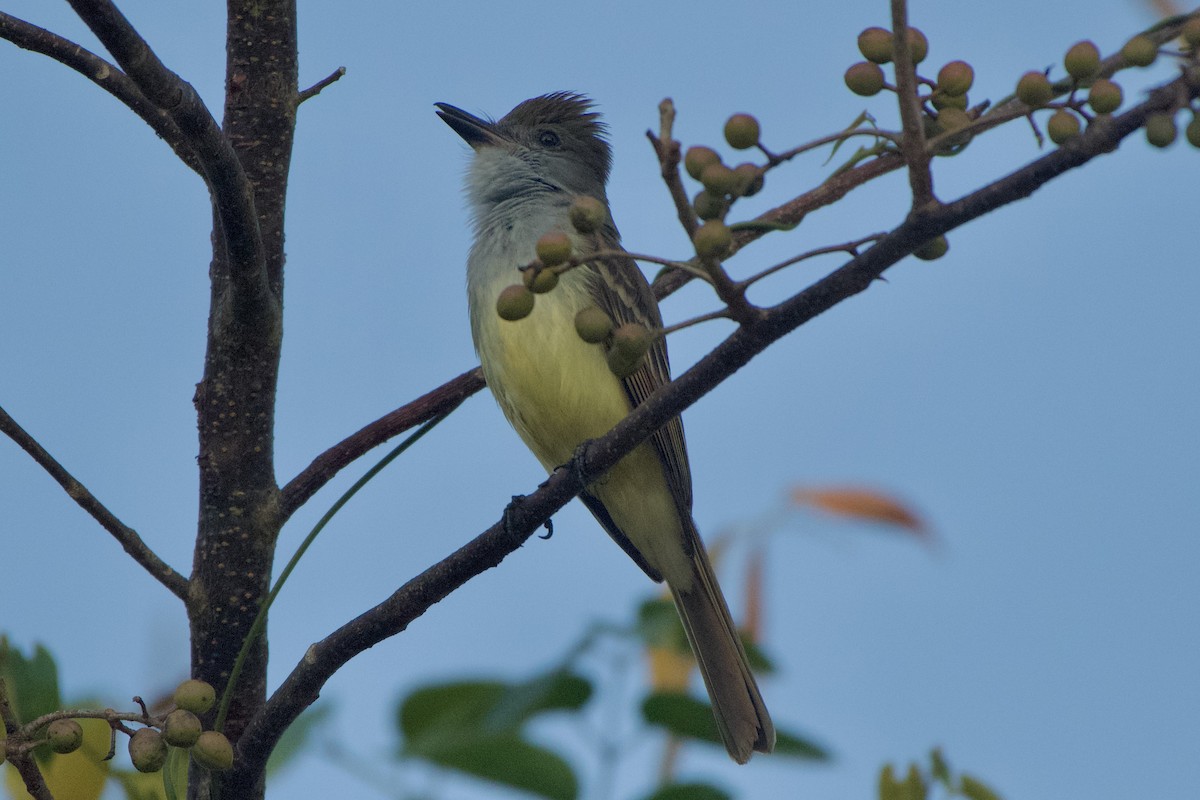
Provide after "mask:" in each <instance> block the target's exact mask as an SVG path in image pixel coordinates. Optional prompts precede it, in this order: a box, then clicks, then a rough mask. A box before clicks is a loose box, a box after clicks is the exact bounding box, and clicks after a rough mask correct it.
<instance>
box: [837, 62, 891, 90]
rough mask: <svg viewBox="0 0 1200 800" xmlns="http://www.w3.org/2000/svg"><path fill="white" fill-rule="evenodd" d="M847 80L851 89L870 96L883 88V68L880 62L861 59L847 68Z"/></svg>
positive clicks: (847, 84)
mask: <svg viewBox="0 0 1200 800" xmlns="http://www.w3.org/2000/svg"><path fill="white" fill-rule="evenodd" d="M845 81H846V86H847V88H849V89H850V91H852V92H854V93H855V94H857V95H862V96H863V97H870V96H871V95H875V94H879V92H880V91H881V90H882V89H883V84H884V76H883V70H882V69H880V67H879V65H878V64H873V63H871V62H870V61H860V62H858V63H857V64H853V65H851V67H850V68H849V69H848V70H846V75H845Z"/></svg>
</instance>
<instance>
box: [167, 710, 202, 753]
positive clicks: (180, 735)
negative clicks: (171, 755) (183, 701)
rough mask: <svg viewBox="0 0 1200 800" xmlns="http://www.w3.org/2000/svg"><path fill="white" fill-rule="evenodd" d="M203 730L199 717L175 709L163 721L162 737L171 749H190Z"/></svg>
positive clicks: (186, 711)
mask: <svg viewBox="0 0 1200 800" xmlns="http://www.w3.org/2000/svg"><path fill="white" fill-rule="evenodd" d="M203 730H204V726H203V725H201V724H200V718H199V717H197V716H196V715H195V714H193V713H192V712H190V711H188V710H187V709H184V708H177V709H175V710H174V711H172V712H171V713H170V714H167V718H166V719H165V720H164V721H163V727H162V736H163V739H164V740H165V741H166V743H167V744H169V745H171V746H172V747H191V746H192V745H194V744H195V743H196V739H198V738H200V732H201V731H203Z"/></svg>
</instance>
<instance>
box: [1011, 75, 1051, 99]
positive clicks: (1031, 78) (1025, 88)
mask: <svg viewBox="0 0 1200 800" xmlns="http://www.w3.org/2000/svg"><path fill="white" fill-rule="evenodd" d="M1017 99H1018V100H1020V101H1021V102H1022V103H1024V104H1025V105H1027V106H1029V107H1030V108H1041V107H1042V106H1044V105H1046V103H1049V102H1050V101H1051V100H1053V99H1054V87H1052V86H1051V85H1050V79H1049V78H1047V77H1046V76H1045V75H1044V74H1042V73H1041V72H1026V73H1025V74H1024V75H1022V76H1021V80H1019V81H1017Z"/></svg>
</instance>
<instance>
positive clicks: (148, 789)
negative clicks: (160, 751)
mask: <svg viewBox="0 0 1200 800" xmlns="http://www.w3.org/2000/svg"><path fill="white" fill-rule="evenodd" d="M172 749H175V748H172ZM184 752H185V753H186V751H184ZM167 759H168V762H169V761H170V756H168V757H167ZM112 777H113V779H114V780H115V781H116V782H117V783H119V784H120V785H121V788H122V789H124V790H125V798H126V800H179V798H176V797H171V796H170V795H168V794H167V793H166V790H165V789H164V788H163V777H164V776H163V775H160V774H158V773H157V772H150V773H145V772H135V771H134V770H113V771H112Z"/></svg>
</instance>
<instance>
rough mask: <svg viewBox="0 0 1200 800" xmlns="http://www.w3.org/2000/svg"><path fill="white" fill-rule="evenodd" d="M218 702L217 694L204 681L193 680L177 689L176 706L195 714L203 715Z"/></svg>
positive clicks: (187, 681) (185, 682)
mask: <svg viewBox="0 0 1200 800" xmlns="http://www.w3.org/2000/svg"><path fill="white" fill-rule="evenodd" d="M216 701H217V692H216V690H215V689H213V687H212V686H211V685H210V684H208V683H205V682H204V681H200V680H196V679H195V678H191V679H189V680H186V681H184V682H183V683H181V684H179V686H178V687H176V689H175V705H177V706H179V707H180V708H183V709H187V710H188V711H191V712H192V713H193V714H203V713H204V712H205V711H208V710H209V709H210V708H212V707H213V703H215V702H216Z"/></svg>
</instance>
